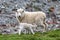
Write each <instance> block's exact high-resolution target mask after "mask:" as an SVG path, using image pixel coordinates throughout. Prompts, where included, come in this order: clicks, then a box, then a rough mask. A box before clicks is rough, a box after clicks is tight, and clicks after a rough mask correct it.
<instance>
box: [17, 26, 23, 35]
mask: <svg viewBox="0 0 60 40" xmlns="http://www.w3.org/2000/svg"><path fill="white" fill-rule="evenodd" d="M23 29H24V27H23V26H21V27H19V29H18V33H19V35H20V34H21V31H22V30H23Z"/></svg>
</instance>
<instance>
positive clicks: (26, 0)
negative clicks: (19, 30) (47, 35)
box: [0, 0, 60, 29]
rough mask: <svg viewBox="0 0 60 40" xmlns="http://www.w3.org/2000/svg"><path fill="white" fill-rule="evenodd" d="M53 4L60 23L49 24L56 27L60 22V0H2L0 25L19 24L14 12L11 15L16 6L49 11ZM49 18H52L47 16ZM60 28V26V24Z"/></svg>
mask: <svg viewBox="0 0 60 40" xmlns="http://www.w3.org/2000/svg"><path fill="white" fill-rule="evenodd" d="M52 6H53V7H54V8H55V14H56V16H57V17H58V18H57V19H58V20H57V22H58V24H49V26H54V27H56V25H59V24H60V0H0V27H2V26H6V25H5V24H11V25H12V26H15V25H18V22H17V20H16V18H15V16H13V15H14V14H13V13H12V14H13V15H11V11H12V9H14V8H16V9H19V8H23V9H24V10H25V11H43V12H45V13H47V12H48V9H49V8H50V7H52ZM1 10H2V12H1ZM49 20H50V19H48V18H47V21H49ZM3 28H4V27H3ZM58 28H60V26H58ZM0 29H2V28H0ZM54 29H55V28H54Z"/></svg>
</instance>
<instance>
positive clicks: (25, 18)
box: [17, 9, 47, 32]
mask: <svg viewBox="0 0 60 40" xmlns="http://www.w3.org/2000/svg"><path fill="white" fill-rule="evenodd" d="M23 11H24V10H23V9H18V10H17V14H21V15H20V17H21V18H20V20H21V19H22V20H21V21H20V22H21V23H30V24H33V23H35V24H37V25H42V26H43V27H44V30H43V32H44V31H46V28H47V23H46V21H45V18H46V14H45V13H44V12H42V11H37V12H27V11H24V12H23Z"/></svg>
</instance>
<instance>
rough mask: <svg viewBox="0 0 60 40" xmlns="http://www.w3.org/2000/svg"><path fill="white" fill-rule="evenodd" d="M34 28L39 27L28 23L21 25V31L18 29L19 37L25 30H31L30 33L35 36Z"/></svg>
mask: <svg viewBox="0 0 60 40" xmlns="http://www.w3.org/2000/svg"><path fill="white" fill-rule="evenodd" d="M32 27H37V25H35V24H33V25H32V24H28V23H19V29H18V33H19V35H20V34H21V31H22V30H23V29H24V28H28V29H30V31H31V32H32V34H35V33H34V31H33V29H32Z"/></svg>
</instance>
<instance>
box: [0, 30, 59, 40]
mask: <svg viewBox="0 0 60 40" xmlns="http://www.w3.org/2000/svg"><path fill="white" fill-rule="evenodd" d="M0 40H60V29H59V30H55V31H52V30H51V31H48V32H46V33H35V34H34V35H33V34H21V35H18V34H9V35H7V34H6V35H1V34H0Z"/></svg>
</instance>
